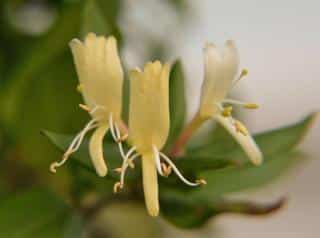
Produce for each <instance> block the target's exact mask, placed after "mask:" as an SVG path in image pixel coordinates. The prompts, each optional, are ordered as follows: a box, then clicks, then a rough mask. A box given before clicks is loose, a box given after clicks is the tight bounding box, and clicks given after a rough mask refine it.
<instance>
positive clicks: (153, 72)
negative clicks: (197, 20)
mask: <svg viewBox="0 0 320 238" xmlns="http://www.w3.org/2000/svg"><path fill="white" fill-rule="evenodd" d="M169 72H170V67H169V64H164V65H162V64H161V63H160V62H159V61H155V62H153V63H147V64H146V65H145V67H144V70H143V71H140V70H139V69H134V70H131V71H130V110H129V132H130V133H129V134H130V135H129V138H130V144H132V146H133V147H132V148H131V149H130V150H129V151H128V152H127V154H126V155H125V159H124V161H123V164H122V168H119V169H117V171H118V172H120V173H121V179H120V182H118V183H116V184H115V186H114V190H115V192H117V190H118V189H121V188H122V187H123V185H124V176H125V172H126V169H127V168H128V165H129V162H132V161H133V160H134V159H135V158H137V157H139V156H140V157H141V159H142V175H143V190H144V196H145V202H146V207H147V210H148V212H149V214H150V215H151V216H157V215H158V213H159V201H158V177H157V171H158V173H159V174H160V175H162V176H168V175H169V173H170V172H171V170H173V171H174V172H175V173H176V174H177V175H178V176H179V178H180V179H181V180H182V181H183V182H185V183H186V184H188V185H191V186H197V185H199V184H201V183H202V182H203V181H197V182H195V183H192V182H189V181H188V180H186V179H185V178H184V177H183V176H182V174H181V173H180V172H179V170H178V169H177V168H176V166H175V165H174V164H173V162H172V161H171V160H170V159H169V158H168V156H166V155H165V154H164V153H162V152H161V149H162V148H163V146H164V144H165V143H166V140H167V137H168V133H169V126H170V117H169V88H168V87H169V86H168V81H169ZM161 159H162V160H163V161H162V162H161Z"/></svg>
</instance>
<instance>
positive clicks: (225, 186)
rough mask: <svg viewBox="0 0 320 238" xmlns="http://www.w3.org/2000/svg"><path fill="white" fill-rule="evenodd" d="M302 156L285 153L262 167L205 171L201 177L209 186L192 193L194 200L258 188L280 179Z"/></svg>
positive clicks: (270, 159)
mask: <svg viewBox="0 0 320 238" xmlns="http://www.w3.org/2000/svg"><path fill="white" fill-rule="evenodd" d="M301 157H302V156H301V155H299V154H295V153H283V154H277V155H273V156H270V157H269V158H268V160H266V161H264V163H263V164H262V165H260V166H254V165H252V164H250V163H248V164H246V165H244V166H242V167H231V168H226V169H221V170H214V171H205V172H202V173H200V174H199V177H201V178H203V179H205V180H206V181H207V183H208V184H207V185H206V186H203V187H202V188H199V189H197V190H195V191H194V192H192V196H193V198H198V199H202V198H205V197H206V198H209V197H210V198H214V197H219V196H222V195H225V194H228V193H232V192H238V191H241V190H245V189H250V188H257V187H259V186H262V185H265V184H267V183H269V182H271V181H273V180H274V179H275V178H278V177H279V176H281V175H282V174H284V172H286V170H287V169H289V168H291V167H292V166H293V165H296V163H297V162H298V161H299V159H302V158H301Z"/></svg>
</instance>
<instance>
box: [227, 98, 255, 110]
mask: <svg viewBox="0 0 320 238" xmlns="http://www.w3.org/2000/svg"><path fill="white" fill-rule="evenodd" d="M222 103H228V104H233V105H239V106H243V107H245V108H247V109H257V108H258V107H259V106H258V105H257V104H255V103H247V102H241V101H238V100H234V99H224V100H223V101H222Z"/></svg>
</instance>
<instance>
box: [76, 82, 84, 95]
mask: <svg viewBox="0 0 320 238" xmlns="http://www.w3.org/2000/svg"><path fill="white" fill-rule="evenodd" d="M82 90H83V85H82V84H81V83H80V84H78V86H77V91H78V92H79V93H82Z"/></svg>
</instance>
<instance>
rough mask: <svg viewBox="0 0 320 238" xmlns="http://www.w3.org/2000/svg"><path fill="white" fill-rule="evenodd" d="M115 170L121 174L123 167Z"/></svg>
mask: <svg viewBox="0 0 320 238" xmlns="http://www.w3.org/2000/svg"><path fill="white" fill-rule="evenodd" d="M113 171H114V172H116V173H119V174H120V173H121V172H122V168H121V167H120V168H115V169H114V170H113Z"/></svg>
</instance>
